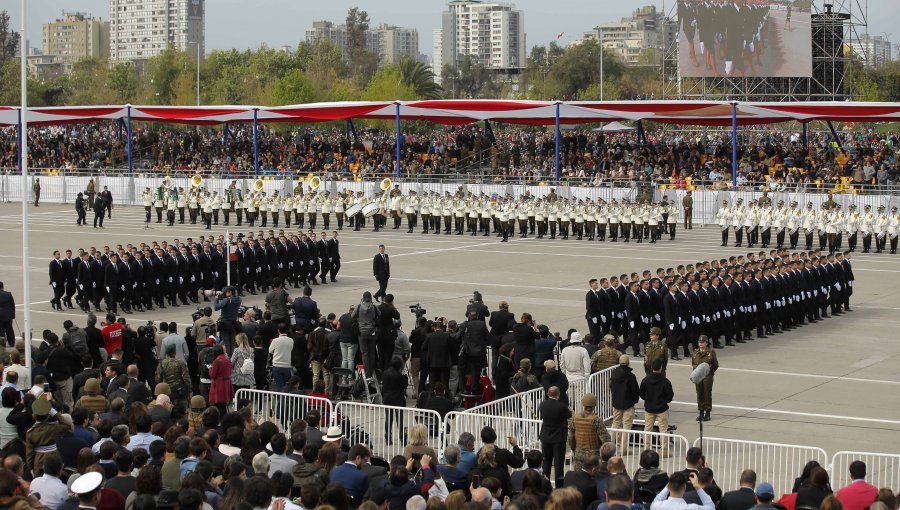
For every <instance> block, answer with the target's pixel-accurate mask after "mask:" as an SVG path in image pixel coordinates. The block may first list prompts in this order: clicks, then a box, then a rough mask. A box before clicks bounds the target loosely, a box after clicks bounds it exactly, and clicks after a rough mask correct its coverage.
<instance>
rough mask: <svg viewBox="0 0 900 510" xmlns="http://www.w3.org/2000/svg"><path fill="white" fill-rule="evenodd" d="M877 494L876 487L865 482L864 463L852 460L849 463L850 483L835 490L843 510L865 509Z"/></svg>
mask: <svg viewBox="0 0 900 510" xmlns="http://www.w3.org/2000/svg"><path fill="white" fill-rule="evenodd" d="M877 496H878V488H877V487H875V486H874V485H872V484H870V483H867V482H866V463H865V462H863V461H861V460H854V461H853V462H851V463H850V485H848V486H846V487H844V488H843V489H841V490H839V491H837V498H838V499H839V500H840V502H841V503H842V504H843V505H844V510H866V508H869V505H871V504H872V503H873V502H874V501H875V498H876V497H877Z"/></svg>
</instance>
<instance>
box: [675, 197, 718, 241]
mask: <svg viewBox="0 0 900 510" xmlns="http://www.w3.org/2000/svg"><path fill="white" fill-rule="evenodd" d="M667 209H668V213H669V217H668V218H666V220H667V221H666V223H667V225H666V227H667V228H668V230H669V240H670V241H671V240H673V239H675V227H676V226H678V216H680V215H681V208H679V207H678V204H676V203H675V202H670V203H669V207H667ZM725 234H726V235H727V234H728V229H726V230H725Z"/></svg>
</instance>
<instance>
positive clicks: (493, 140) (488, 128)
mask: <svg viewBox="0 0 900 510" xmlns="http://www.w3.org/2000/svg"><path fill="white" fill-rule="evenodd" d="M484 132H485V133H487V135H488V136H489V137H490V138H491V145H494V144H495V143H497V137H496V136H494V128H492V127H491V121H489V120H486V119H485V121H484Z"/></svg>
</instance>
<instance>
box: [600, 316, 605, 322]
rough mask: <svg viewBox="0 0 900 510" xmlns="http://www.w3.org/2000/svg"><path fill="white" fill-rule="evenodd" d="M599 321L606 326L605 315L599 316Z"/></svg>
mask: <svg viewBox="0 0 900 510" xmlns="http://www.w3.org/2000/svg"><path fill="white" fill-rule="evenodd" d="M600 320H601V321H602V322H603V324H606V316H605V315H601V316H600Z"/></svg>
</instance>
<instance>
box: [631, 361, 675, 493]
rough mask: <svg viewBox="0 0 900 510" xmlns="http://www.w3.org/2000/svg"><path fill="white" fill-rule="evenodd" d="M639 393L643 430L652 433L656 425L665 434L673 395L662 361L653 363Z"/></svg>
mask: <svg viewBox="0 0 900 510" xmlns="http://www.w3.org/2000/svg"><path fill="white" fill-rule="evenodd" d="M640 391H641V398H642V399H644V420H645V423H644V430H645V431H647V432H653V426H654V425H655V424H658V425H659V432H660V433H662V434H665V433H666V432H667V431H668V429H669V402H671V401H672V399H673V398H675V393H674V391H672V383H671V382H670V381H669V380H668V379H666V376H664V375H663V374H662V360H659V359H656V360H654V361H653V372H652V373H650V374H649V375H647V377H645V378H644V380H643V381H641V386H640ZM667 446H668V444H667V442H665V441H664V442H663V444H662V448H661V455H662V456H663V457H668V456H669V455H670V453H669V450H668V448H667ZM682 492H683V489H682Z"/></svg>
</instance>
